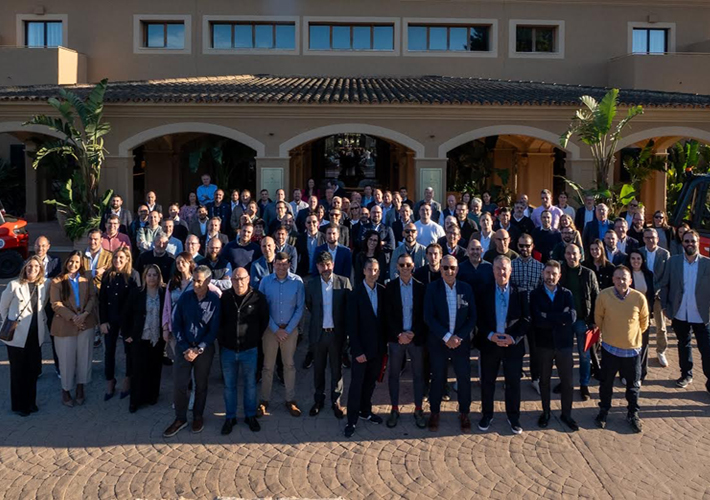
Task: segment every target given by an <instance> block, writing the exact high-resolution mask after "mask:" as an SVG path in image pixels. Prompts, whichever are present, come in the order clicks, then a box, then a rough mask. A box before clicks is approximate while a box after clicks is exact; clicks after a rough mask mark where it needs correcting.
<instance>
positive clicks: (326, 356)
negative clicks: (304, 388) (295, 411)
mask: <svg viewBox="0 0 710 500" xmlns="http://www.w3.org/2000/svg"><path fill="white" fill-rule="evenodd" d="M344 340H345V338H344V335H343V334H342V333H338V332H321V337H320V340H318V342H310V344H313V356H314V357H313V368H314V369H313V384H314V386H315V394H314V395H313V399H314V400H315V402H316V403H318V404H323V403H324V402H325V370H326V368H327V367H328V364H330V401H331V403H339V402H340V396H342V394H343V363H342V361H343V360H342V355H343V343H344ZM279 352H280V351H279Z"/></svg>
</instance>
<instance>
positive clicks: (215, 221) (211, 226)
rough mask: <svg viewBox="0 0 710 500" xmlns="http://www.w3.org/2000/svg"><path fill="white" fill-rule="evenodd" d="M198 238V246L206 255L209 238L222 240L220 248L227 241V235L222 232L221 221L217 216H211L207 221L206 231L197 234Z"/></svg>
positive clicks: (224, 245)
mask: <svg viewBox="0 0 710 500" xmlns="http://www.w3.org/2000/svg"><path fill="white" fill-rule="evenodd" d="M198 237H199V238H200V248H202V249H203V250H204V255H207V243H209V242H210V240H214V239H217V240H219V241H221V242H222V248H224V247H226V246H227V244H228V243H229V237H228V236H227V235H226V234H225V233H223V232H222V221H221V220H220V219H219V217H213V218H211V219H210V220H209V222H207V232H205V234H203V235H198Z"/></svg>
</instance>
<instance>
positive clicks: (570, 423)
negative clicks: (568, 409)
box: [560, 415, 579, 432]
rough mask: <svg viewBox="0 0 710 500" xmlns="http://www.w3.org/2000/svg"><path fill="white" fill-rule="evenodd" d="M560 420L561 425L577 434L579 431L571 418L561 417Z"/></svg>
mask: <svg viewBox="0 0 710 500" xmlns="http://www.w3.org/2000/svg"><path fill="white" fill-rule="evenodd" d="M560 420H562V423H563V424H565V425H566V426H567V427H569V428H570V430H571V431H572V432H577V431H578V430H579V425H577V422H575V420H574V419H573V418H572V417H568V416H567V415H562V416H561V417H560Z"/></svg>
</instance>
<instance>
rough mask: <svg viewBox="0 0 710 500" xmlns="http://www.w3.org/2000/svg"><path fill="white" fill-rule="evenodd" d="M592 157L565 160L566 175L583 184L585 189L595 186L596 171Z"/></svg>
mask: <svg viewBox="0 0 710 500" xmlns="http://www.w3.org/2000/svg"><path fill="white" fill-rule="evenodd" d="M594 168H595V167H594V160H593V159H592V158H577V159H576V160H570V159H569V158H568V159H566V160H565V171H566V172H567V175H566V177H567V178H568V179H569V180H571V181H574V182H576V183H577V184H579V185H580V186H582V187H583V188H584V189H591V188H593V187H594V180H595V178H596V171H595V169H594Z"/></svg>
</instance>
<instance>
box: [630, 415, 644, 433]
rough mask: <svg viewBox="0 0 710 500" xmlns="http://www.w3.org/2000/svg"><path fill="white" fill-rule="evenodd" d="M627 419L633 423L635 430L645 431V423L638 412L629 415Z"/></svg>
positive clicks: (632, 427)
mask: <svg viewBox="0 0 710 500" xmlns="http://www.w3.org/2000/svg"><path fill="white" fill-rule="evenodd" d="M626 421H627V422H628V423H629V425H631V429H632V430H633V431H634V432H643V423H642V422H641V419H640V418H639V416H638V414H637V413H634V414H631V415H627V417H626Z"/></svg>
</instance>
